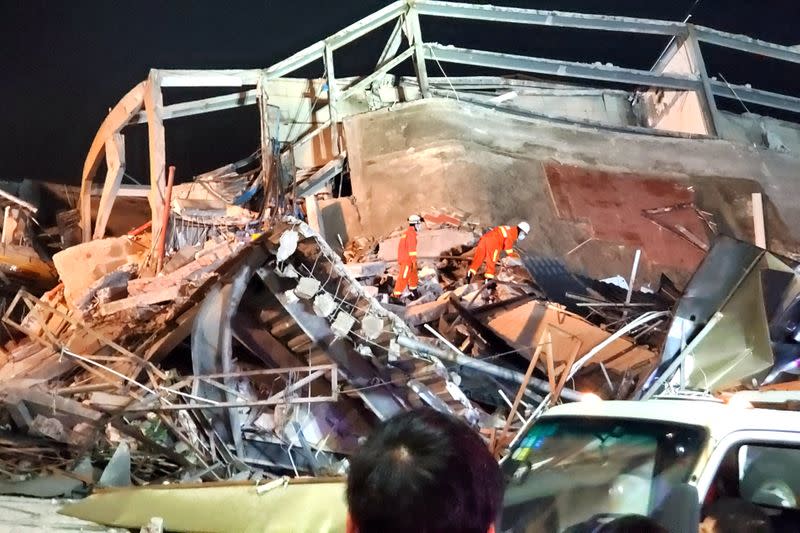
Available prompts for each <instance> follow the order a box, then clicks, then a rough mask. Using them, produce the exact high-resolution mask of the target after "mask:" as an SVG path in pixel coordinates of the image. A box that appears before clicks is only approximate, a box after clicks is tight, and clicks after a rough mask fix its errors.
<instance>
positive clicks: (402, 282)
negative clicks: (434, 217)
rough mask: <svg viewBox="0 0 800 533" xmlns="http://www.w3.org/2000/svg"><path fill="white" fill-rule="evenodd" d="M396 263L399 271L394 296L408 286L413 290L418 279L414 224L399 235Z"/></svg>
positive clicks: (401, 292)
mask: <svg viewBox="0 0 800 533" xmlns="http://www.w3.org/2000/svg"><path fill="white" fill-rule="evenodd" d="M397 263H398V264H399V265H400V273H399V274H398V275H397V282H396V283H395V284H394V293H392V294H393V295H394V296H395V297H399V296H400V295H401V294H403V291H404V290H406V287H408V288H409V289H410V290H412V291H413V290H415V289H416V288H417V284H418V283H419V279H418V278H417V230H416V229H414V226H409V227H408V228H406V231H405V233H403V234H402V235H401V236H400V243H399V244H398V245H397Z"/></svg>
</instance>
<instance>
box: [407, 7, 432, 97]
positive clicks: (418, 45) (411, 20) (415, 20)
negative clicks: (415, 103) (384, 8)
mask: <svg viewBox="0 0 800 533" xmlns="http://www.w3.org/2000/svg"><path fill="white" fill-rule="evenodd" d="M406 24H407V25H408V30H407V37H408V38H409V44H410V45H411V46H413V47H414V67H415V68H416V71H417V81H418V82H419V90H420V92H421V93H422V97H423V98H430V96H431V92H430V89H429V88H428V69H427V68H426V66H425V48H424V42H423V40H422V31H421V29H420V25H419V13H418V12H417V9H416V8H415V7H414V6H412V7H411V8H410V9H409V10H408V13H407V14H406Z"/></svg>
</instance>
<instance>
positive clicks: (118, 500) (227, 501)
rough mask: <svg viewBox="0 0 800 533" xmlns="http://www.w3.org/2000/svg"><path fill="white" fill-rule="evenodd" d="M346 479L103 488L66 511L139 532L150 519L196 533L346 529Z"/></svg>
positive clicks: (172, 528) (317, 532)
mask: <svg viewBox="0 0 800 533" xmlns="http://www.w3.org/2000/svg"><path fill="white" fill-rule="evenodd" d="M346 512H347V507H346V503H345V484H344V482H343V481H329V482H305V483H290V484H289V485H287V486H285V487H278V488H275V489H272V490H270V491H268V492H266V493H264V494H258V493H257V492H256V487H255V485H251V484H247V485H239V484H231V483H205V484H197V485H184V486H181V485H160V486H155V487H132V488H128V489H110V490H103V491H98V492H96V493H94V494H92V495H91V496H89V497H88V498H86V499H84V500H81V501H80V502H78V503H75V504H73V505H68V506H66V507H65V508H64V509H62V510H61V513H62V514H65V515H67V516H73V517H75V518H81V519H83V520H89V521H92V522H96V523H99V524H105V525H110V526H116V527H126V528H133V529H136V530H138V529H139V528H140V527H142V526H144V525H146V524H147V523H148V522H149V521H150V518H152V517H155V516H158V517H161V518H163V519H164V529H165V530H169V531H194V532H223V531H224V532H233V531H236V532H238V531H242V532H254V533H255V532H269V533H273V532H274V533H278V532H281V533H284V532H293V533H303V532H309V533H312V532H313V533H326V532H330V533H333V532H343V531H344V530H345V517H346Z"/></svg>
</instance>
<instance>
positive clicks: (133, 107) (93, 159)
mask: <svg viewBox="0 0 800 533" xmlns="http://www.w3.org/2000/svg"><path fill="white" fill-rule="evenodd" d="M146 89H147V82H146V81H143V82H141V83H140V84H139V85H137V86H136V87H134V88H133V89H131V90H130V91H129V92H128V94H126V95H125V96H123V97H122V99H121V100H120V101H119V103H117V105H116V106H114V108H113V109H112V110H111V111H109V113H108V115H106V118H105V120H103V123H102V124H101V125H100V129H98V130H97V133H96V134H95V136H94V139H93V140H92V146H91V147H90V148H89V153H88V154H87V155H86V160H85V161H84V162H83V172H82V173H81V195H80V213H81V229H82V230H83V240H84V242H85V241H89V240H91V238H92V179H93V178H94V175H95V173H96V172H97V168H98V167H99V166H100V161H101V159H100V155H101V154H102V153H103V150H104V149H105V145H106V141H107V140H108V138H109V137H111V136H112V135H113V134H115V133H119V132H120V131H121V130H122V128H123V127H125V125H126V124H128V123H129V122H130V121H131V118H133V117H134V116H135V115H136V114H138V113H139V110H140V109H141V108H142V105H144V93H145V90H146Z"/></svg>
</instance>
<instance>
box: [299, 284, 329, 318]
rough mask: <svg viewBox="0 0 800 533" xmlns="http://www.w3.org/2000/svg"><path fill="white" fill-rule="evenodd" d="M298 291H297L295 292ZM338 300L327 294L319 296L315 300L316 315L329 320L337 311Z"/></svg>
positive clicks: (323, 293)
mask: <svg viewBox="0 0 800 533" xmlns="http://www.w3.org/2000/svg"><path fill="white" fill-rule="evenodd" d="M296 291H297V289H295V292H296ZM336 307H337V305H336V300H334V299H333V296H331V295H330V294H328V293H327V292H322V293H319V294H317V296H316V297H315V298H314V313H316V315H317V316H321V317H323V318H328V317H329V316H331V315H332V314H333V313H334V312H335V311H336Z"/></svg>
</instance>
